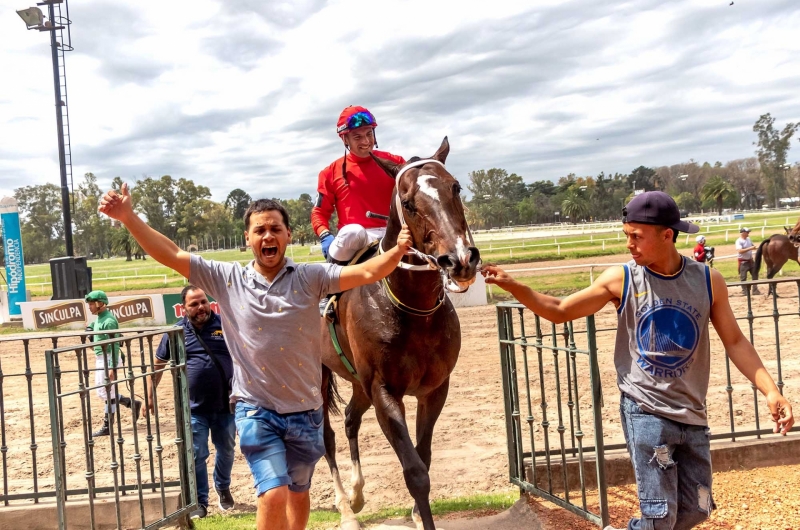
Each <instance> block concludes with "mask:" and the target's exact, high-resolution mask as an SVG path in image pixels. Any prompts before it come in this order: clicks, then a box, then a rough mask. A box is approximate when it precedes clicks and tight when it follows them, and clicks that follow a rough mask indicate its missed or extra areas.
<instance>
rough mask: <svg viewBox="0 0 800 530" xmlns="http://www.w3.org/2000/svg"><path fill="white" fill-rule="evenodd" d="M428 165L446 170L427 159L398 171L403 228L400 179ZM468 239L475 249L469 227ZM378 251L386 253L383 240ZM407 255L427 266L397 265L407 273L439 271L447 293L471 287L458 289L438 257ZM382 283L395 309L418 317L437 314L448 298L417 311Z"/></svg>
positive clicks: (398, 202) (415, 252)
mask: <svg viewBox="0 0 800 530" xmlns="http://www.w3.org/2000/svg"><path fill="white" fill-rule="evenodd" d="M426 164H439V165H440V166H442V168H444V164H442V163H441V162H439V161H438V160H435V159H432V158H426V159H423V160H417V161H416V162H411V163H410V164H408V165H406V166H405V167H403V169H401V170H400V171H398V173H397V176H396V177H395V189H396V192H395V210H396V211H397V217H398V220H399V221H400V225H401V226H402V225H404V224H406V220H405V217H404V216H403V204H402V201H401V200H400V178H401V177H402V176H403V174H404V173H405V172H406V171H408V170H409V169H413V168H415V167H420V166H424V165H426ZM430 176H431V177H434V178H436V175H430ZM467 237H468V238H469V243H470V245H471V246H473V247H474V246H475V241H474V239H473V237H472V231H471V230H470V229H469V225H467ZM378 250H379V252H380V253H381V254H383V253H384V252H385V251H384V249H383V240H382V241H381V243H380V245H379V246H378ZM407 253H408V255H413V256H415V257H417V258H419V259H421V260H422V261H424V262H425V264H424V265H414V264H411V263H406V262H404V261H401V262H400V263H398V264H397V266H398V268H401V269H404V270H407V271H410V272H415V271H435V270H438V271H439V274H440V275H441V277H442V284H443V285H444V288H445V289H444V290H445V291H450V292H452V293H463V292H465V291H466V290H467V289H468V288H469V286H467V287H466V288H464V289H461V288H460V287H458V284H457V283H456V281H455V280H453V279H452V278H451V277H450V273H449V272H447V269H445V268H444V267H442V266H441V265H439V262H438V261H436V257H434V256H432V255H430V254H425V253H424V252H422V251H420V250H419V249H416V248H414V247H411V248H409V249H408V252H407ZM382 283H383V285H384V287H386V291H387V294H388V295H389V300H391V302H392V304H393V305H394V306H395V307H397V308H399V309H401V310H403V311H406V312H407V313H411V314H413V315H417V316H427V315H430V314H432V313H433V312H435V311H436V310H437V309H439V307H441V305H442V304H443V303H444V298H445V296H446V295H445V292H444V291H443V292H442V296H441V298H440V299H439V301H438V303H437V304H436V305H435V306H434V307H433V308H431V309H425V310H421V309H415V308H413V307H410V306H407V305H405V304H403V303H402V302H400V300H399V299H398V298H397V296H396V295H395V294H394V293H393V292H392V290H391V289H390V288H389V283H388V282H387V281H386V278H384V279H383V280H382Z"/></svg>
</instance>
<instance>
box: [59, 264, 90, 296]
mask: <svg viewBox="0 0 800 530" xmlns="http://www.w3.org/2000/svg"><path fill="white" fill-rule="evenodd" d="M50 277H51V278H52V283H53V298H52V299H53V300H75V299H83V298H84V297H85V296H86V295H87V294H88V293H90V292H91V290H92V268H91V267H88V266H87V264H86V258H85V257H83V256H79V257H77V258H75V257H69V256H68V257H66V258H53V259H51V260H50Z"/></svg>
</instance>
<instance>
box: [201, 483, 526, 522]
mask: <svg viewBox="0 0 800 530" xmlns="http://www.w3.org/2000/svg"><path fill="white" fill-rule="evenodd" d="M518 498H519V493H518V490H513V491H509V492H507V493H495V494H488V495H471V496H469V497H456V498H454V499H440V500H436V501H433V502H431V511H432V512H433V515H434V517H436V516H441V515H444V514H448V513H454V512H464V511H472V510H497V511H501V510H505V509H508V508H510V507H511V505H513V504H514V503H515V502H516V501H517V499H518ZM409 517H411V508H410V507H402V508H385V509H383V510H379V511H377V512H373V513H367V514H361V515H359V516H358V520H359V521H360V522H361V524H362V525H364V524H377V523H380V522H383V521H384V520H386V519H397V518H409ZM255 521H256V516H255V514H254V513H246V514H238V515H215V516H212V517H207V518H205V519H201V520H199V521H197V522H196V523H195V526H196V528H197V529H198V530H245V529H248V530H250V529H252V528H254V527H255ZM338 523H339V513H338V512H336V511H334V510H313V511H312V512H311V517H310V518H309V521H308V526H307V527H306V528H309V529H311V530H323V529H328V528H335V527H336V525H337V524H338Z"/></svg>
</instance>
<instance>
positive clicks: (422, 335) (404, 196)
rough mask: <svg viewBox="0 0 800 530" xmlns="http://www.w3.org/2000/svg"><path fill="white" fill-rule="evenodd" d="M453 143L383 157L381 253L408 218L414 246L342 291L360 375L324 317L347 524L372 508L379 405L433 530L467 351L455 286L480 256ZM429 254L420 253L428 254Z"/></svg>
mask: <svg viewBox="0 0 800 530" xmlns="http://www.w3.org/2000/svg"><path fill="white" fill-rule="evenodd" d="M449 150H450V146H449V144H448V142H447V138H445V139H444V141H443V142H442V145H441V146H440V147H439V149H438V151H436V154H434V155H433V156H432V157H431V158H430V159H423V160H420V159H414V158H412V159H411V160H409V162H408V163H407V164H406V165H404V166H403V165H394V164H391V163H389V162H386V161H383V160H380V159H378V158H375V160H376V161H377V162H378V163H379V164H380V165H381V167H383V169H384V170H385V171H386V172H387V173H388V174H389V175H390V176H391V177H392V178H394V179H395V181H396V188H395V192H394V195H393V197H392V205H391V210H390V213H389V220H388V225H387V228H386V236H385V237H384V238H383V241H382V242H381V243H380V248H381V250H383V249H389V248H391V247H392V246H393V245H395V242H396V241H397V236H398V234H399V232H400V229H401V226H402V224H403V222H404V221H405V224H407V225H408V227H409V229H410V230H411V233H412V236H413V240H414V248H415V249H417V250H418V251H420V252H419V253H417V254H416V255H415V256H407V257H405V258H404V259H403V262H401V264H400V266H399V267H398V268H397V269H395V270H394V271H393V272H392V273H391V274H390V275H389V276H388V277H387V278H386V280H384V281H382V282H378V283H374V284H370V285H365V286H363V287H359V288H357V289H352V290H350V291H346V292H344V293H343V294H342V295H341V298H340V300H339V302H338V308H337V310H336V317H337V318H336V325H335V332H336V336H337V337H338V343H339V345H340V347H341V350H342V352H343V355H344V356H345V358H346V359H347V362H348V363H349V364H350V365H352V366H353V367H354V368H355V372H356V375H354V374H353V373H352V372H351V371H350V370H349V369H348V368H347V367H346V365H345V362H344V360H343V359H341V358H340V356H339V355H338V353H337V352H336V349H335V347H334V345H333V343H332V340H331V334H330V332H329V328H328V326H327V322H326V321H325V320H323V322H322V326H321V332H322V344H323V346H322V362H323V364H324V367H323V388H324V389H327V390H326V391H325V392H323V398H324V401H323V402H324V405H323V406H324V411H325V425H324V436H325V451H326V454H325V458H326V460H327V462H328V466H329V467H330V471H331V476H332V477H333V481H334V492H335V500H334V502H335V504H336V508H337V509H338V510H339V513H340V514H341V518H342V520H341V527H342V528H343V529H348V530H349V529H355V528H360V526H359V523H358V521H357V519H356V518H355V513H354V512H356V513H357V512H359V511H360V510H361V509H362V508H363V507H364V495H363V487H364V477H363V475H362V474H361V464H360V460H359V458H360V457H359V450H358V430H359V428H360V427H361V419H362V417H363V415H364V413H365V412H366V411H367V410H368V409H369V408H370V406H372V405H374V406H375V415H376V416H377V418H378V424H379V425H380V427H381V430H383V433H384V434H385V435H386V438H387V439H388V440H389V443H390V445H391V446H392V448H393V449H394V451H395V453H396V454H397V456H398V458H399V460H400V464H401V465H402V468H403V476H404V478H405V482H406V487H407V488H408V491H409V493H411V496H412V497H413V498H414V509H413V511H412V518H413V519H414V522H415V523H416V525H417V528H418V529H421V530H434V528H435V527H434V524H433V516H432V515H431V508H430V501H429V495H430V476H429V474H428V470H429V469H430V465H431V442H432V440H433V428H434V424H435V423H436V420H437V419H438V418H439V414H440V413H441V411H442V408H443V407H444V404H445V401H446V399H447V393H448V389H449V386H450V373H451V372H452V370H453V368H454V367H455V365H456V361H457V360H458V354H459V350H460V349H461V326H460V324H459V321H458V314H457V313H456V310H455V308H454V307H453V304H452V303H451V302H450V299H449V298H448V297H447V296H446V291H448V290H449V291H455V292H461V291H463V290H466V288H467V287H468V286H469V284H470V283H472V282H473V281H474V280H475V275H476V272H477V267H478V262H479V261H480V254H479V251H478V249H477V248H475V247H474V246H470V243H469V242H470V241H471V237H470V236H469V229H468V227H467V221H466V219H465V217H464V206H463V204H462V203H461V197H460V192H461V186H460V185H459V184H458V181H457V180H456V179H455V178H454V177H453V176H452V175H451V174H450V173H449V172H448V171H447V169H445V167H444V162H445V159H446V158H447V154H448V152H449ZM420 256H421V257H420ZM331 371H333V372H335V373H336V374H338V375H339V376H340V377H342V378H344V379H346V380H347V381H348V382H350V384H351V385H352V387H353V396H352V398H351V399H350V402H349V403H348V405H347V409H346V410H345V432H346V434H347V439H348V441H349V442H350V458H351V461H352V463H353V468H352V475H351V490H350V492H349V494H348V493H345V491H344V487H343V485H342V481H341V478H340V476H339V469H338V467H337V464H336V440H335V434H334V431H333V429H332V428H331V424H330V413H336V405H337V404H336V400H337V398H338V392H337V391H336V383H335V377H334V376H333V375H332V374H331ZM403 396H415V397H416V398H417V420H416V423H417V425H416V438H417V443H416V446H415V445H414V442H412V440H411V437H410V435H409V432H408V426H407V424H406V417H405V405H404V404H403Z"/></svg>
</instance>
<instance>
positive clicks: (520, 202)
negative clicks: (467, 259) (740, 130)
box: [465, 113, 800, 229]
mask: <svg viewBox="0 0 800 530" xmlns="http://www.w3.org/2000/svg"><path fill="white" fill-rule="evenodd" d="M798 127H800V123H788V124H786V125H785V126H784V127H783V128H782V129H779V128H778V127H777V126H776V124H775V118H773V117H772V116H771V115H770V114H769V113H767V114H764V115H762V116H761V117H759V119H758V120H757V121H756V122H755V124H754V125H753V131H754V132H755V133H756V136H757V139H756V141H754V142H753V144H754V145H755V146H756V156H754V157H751V158H743V159H738V160H732V161H729V162H726V163H724V164H723V163H722V162H715V163H713V164H711V163H709V162H703V163H700V162H696V161H694V160H689V161H688V162H684V163H680V164H675V165H671V166H661V167H646V166H639V167H637V168H635V169H633V170H632V171H631V172H630V173H627V174H622V173H614V174H613V175H611V174H609V175H606V174H605V173H604V172H601V173H600V174H598V175H596V176H577V175H575V174H574V173H570V174H569V175H567V176H565V177H562V178H560V179H559V180H558V182H556V183H553V182H551V181H549V180H539V181H534V182H530V183H526V182H525V181H524V179H523V178H522V177H521V176H519V175H517V174H515V173H511V174H508V172H507V171H506V170H504V169H501V168H492V169H488V170H483V169H481V170H478V171H472V172H471V173H469V180H470V182H469V184H467V188H468V189H469V191H470V192H471V193H472V197H471V198H470V199H469V200H466V199H465V205H466V207H467V217H468V219H467V220H468V222H469V223H470V226H472V227H473V228H475V229H486V228H500V227H504V226H508V225H519V224H539V223H553V222H556V223H558V222H573V223H577V222H581V221H594V220H599V221H605V220H613V219H619V218H620V217H621V214H622V207H623V206H624V205H625V204H627V202H628V201H630V200H631V199H632V198H633V196H634V194H635V193H636V192H637V191H639V190H643V191H653V190H661V191H665V192H667V193H669V194H670V195H671V196H672V197H674V198H675V202H676V203H677V204H678V207H679V208H680V209H681V211H682V212H684V213H686V214H689V213H699V212H701V211H706V212H708V211H716V212H717V213H722V210H723V209H725V208H731V209H758V208H761V207H762V206H769V207H775V208H778V207H781V206H783V205H784V204H787V203H786V202H781V200H780V199H781V198H788V197H800V165H798V164H795V165H794V166H790V165H789V164H788V162H787V159H788V153H789V148H790V141H791V139H792V137H793V136H794V134H795V133H796V132H797V130H798Z"/></svg>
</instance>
